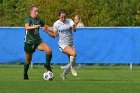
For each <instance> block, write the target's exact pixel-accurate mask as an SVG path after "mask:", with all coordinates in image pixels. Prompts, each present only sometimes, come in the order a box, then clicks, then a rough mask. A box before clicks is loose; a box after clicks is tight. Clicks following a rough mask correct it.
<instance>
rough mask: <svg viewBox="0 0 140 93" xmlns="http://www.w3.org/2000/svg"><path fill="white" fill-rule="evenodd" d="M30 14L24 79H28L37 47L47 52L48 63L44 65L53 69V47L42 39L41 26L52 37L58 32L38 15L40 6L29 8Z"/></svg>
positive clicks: (25, 42)
mask: <svg viewBox="0 0 140 93" xmlns="http://www.w3.org/2000/svg"><path fill="white" fill-rule="evenodd" d="M29 11H30V16H27V17H26V19H25V30H26V34H25V40H24V51H25V55H26V62H25V64H24V80H28V69H29V65H30V63H31V60H32V54H33V53H34V52H35V50H36V49H38V50H41V51H44V52H45V53H46V64H45V65H44V67H45V68H46V69H47V70H48V71H52V70H51V67H50V61H51V59H52V50H51V48H50V47H49V46H48V45H47V44H46V43H45V42H43V41H42V39H41V38H40V35H39V28H42V29H43V31H44V32H47V33H48V34H49V35H50V36H51V37H54V36H55V33H54V32H56V31H55V30H54V29H53V28H51V27H49V26H47V25H45V24H44V23H43V22H42V21H41V20H40V19H39V18H38V17H37V16H38V8H37V7H36V6H35V5H31V6H30V8H29Z"/></svg>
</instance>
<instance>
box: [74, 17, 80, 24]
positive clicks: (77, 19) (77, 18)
mask: <svg viewBox="0 0 140 93" xmlns="http://www.w3.org/2000/svg"><path fill="white" fill-rule="evenodd" d="M79 21H80V19H79V17H77V16H75V17H74V23H76V24H78V23H79Z"/></svg>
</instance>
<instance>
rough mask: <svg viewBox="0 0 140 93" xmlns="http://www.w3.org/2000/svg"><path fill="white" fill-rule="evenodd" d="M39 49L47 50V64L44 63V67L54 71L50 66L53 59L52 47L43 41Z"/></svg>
mask: <svg viewBox="0 0 140 93" xmlns="http://www.w3.org/2000/svg"><path fill="white" fill-rule="evenodd" d="M37 49H39V50H41V51H44V52H46V64H45V65H44V67H45V68H46V69H47V70H48V71H52V70H51V67H50V62H51V59H52V50H51V48H50V47H49V46H48V45H47V44H46V43H44V42H41V44H40V45H39V46H38V47H37Z"/></svg>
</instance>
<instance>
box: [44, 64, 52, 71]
mask: <svg viewBox="0 0 140 93" xmlns="http://www.w3.org/2000/svg"><path fill="white" fill-rule="evenodd" d="M44 67H45V68H46V69H47V70H48V71H51V72H52V69H51V66H50V65H47V64H45V65H44Z"/></svg>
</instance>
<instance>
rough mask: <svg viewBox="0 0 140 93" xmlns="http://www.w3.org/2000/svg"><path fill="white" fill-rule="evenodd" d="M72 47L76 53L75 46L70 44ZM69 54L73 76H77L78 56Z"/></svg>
mask: <svg viewBox="0 0 140 93" xmlns="http://www.w3.org/2000/svg"><path fill="white" fill-rule="evenodd" d="M70 47H71V48H72V50H73V52H75V54H76V51H75V48H74V46H70ZM67 55H68V58H69V62H70V64H71V68H70V70H71V73H72V75H73V76H77V72H76V70H75V68H74V66H75V63H76V56H71V55H69V54H67Z"/></svg>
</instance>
